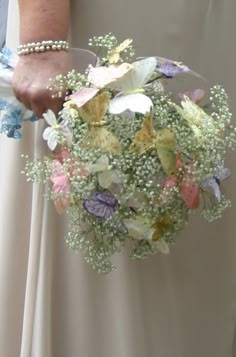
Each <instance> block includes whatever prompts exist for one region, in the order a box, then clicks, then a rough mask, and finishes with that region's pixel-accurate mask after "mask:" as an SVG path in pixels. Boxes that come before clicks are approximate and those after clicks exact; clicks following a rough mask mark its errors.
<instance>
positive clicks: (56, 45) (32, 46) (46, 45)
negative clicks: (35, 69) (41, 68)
mask: <svg viewBox="0 0 236 357" xmlns="http://www.w3.org/2000/svg"><path fill="white" fill-rule="evenodd" d="M61 50H63V51H68V50H69V44H68V42H66V41H41V42H30V43H26V44H24V45H20V46H19V47H18V48H17V54H18V56H24V55H29V54H30V53H40V52H45V51H61Z"/></svg>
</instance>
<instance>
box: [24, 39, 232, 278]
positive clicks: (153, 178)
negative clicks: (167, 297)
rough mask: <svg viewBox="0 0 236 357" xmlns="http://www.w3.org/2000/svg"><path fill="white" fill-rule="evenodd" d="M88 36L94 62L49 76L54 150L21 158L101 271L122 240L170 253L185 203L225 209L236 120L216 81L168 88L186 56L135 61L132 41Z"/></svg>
mask: <svg viewBox="0 0 236 357" xmlns="http://www.w3.org/2000/svg"><path fill="white" fill-rule="evenodd" d="M89 45H90V46H92V47H93V48H94V51H95V52H96V53H97V55H98V64H97V66H96V67H94V66H92V65H90V66H89V67H88V69H87V70H86V71H85V72H84V73H79V72H77V71H75V70H73V71H71V72H70V73H68V74H67V75H66V76H62V75H60V76H58V77H57V78H56V79H54V80H52V81H51V84H50V90H52V91H53V92H55V89H57V91H58V95H60V94H61V93H62V92H65V91H66V93H67V96H66V100H65V102H64V107H63V109H62V111H61V112H60V113H59V115H58V116H57V117H56V116H55V115H54V114H53V112H51V111H48V112H47V113H45V114H44V118H45V120H46V122H47V124H48V126H47V128H46V129H45V131H44V133H43V138H44V139H45V140H46V141H47V144H48V147H49V149H50V150H51V153H50V154H49V155H48V156H47V157H46V158H44V160H43V161H41V162H39V161H36V162H30V160H29V159H27V163H26V173H27V177H28V179H29V180H32V181H35V180H38V179H40V180H42V181H44V182H45V181H46V182H47V181H48V182H50V188H49V191H48V198H49V199H52V200H53V202H54V205H55V207H56V209H57V211H58V212H59V213H62V212H64V211H65V212H66V213H68V214H69V216H70V227H69V232H68V236H67V237H66V241H67V244H68V246H69V247H71V248H72V249H74V250H81V251H82V252H83V254H84V256H85V259H86V261H87V262H88V263H90V264H91V265H92V266H93V268H94V269H96V270H97V271H98V272H105V273H107V272H110V271H112V270H113V269H114V268H115V267H114V266H113V264H112V259H111V258H112V256H113V254H115V253H116V252H119V251H120V250H121V248H122V247H123V246H124V245H125V244H126V243H129V244H127V245H128V246H129V249H130V256H131V257H132V258H146V257H147V256H149V255H152V254H155V253H156V252H162V253H168V252H169V249H170V247H171V245H172V244H173V242H174V237H175V234H176V232H178V231H179V230H181V229H183V228H184V226H185V225H186V222H187V221H188V219H189V216H190V214H191V212H194V211H196V210H197V209H198V210H199V211H200V213H201V215H202V216H203V217H204V218H205V219H207V220H208V221H211V220H213V219H216V218H218V217H220V216H221V214H222V212H223V211H224V209H225V208H226V207H228V206H229V204H230V202H229V200H228V199H227V198H226V197H225V195H224V192H223V189H222V182H223V181H224V180H225V179H226V178H228V177H229V176H230V170H229V169H228V168H226V167H225V164H224V161H225V155H226V150H227V148H232V147H233V146H234V144H235V128H234V127H233V126H232V124H231V113H230V110H229V106H228V97H227V94H226V92H225V91H224V89H223V88H222V87H221V86H218V85H217V86H214V87H213V88H211V89H210V96H209V100H207V98H205V97H206V96H205V93H204V91H203V90H201V89H196V90H193V91H190V92H186V93H182V94H179V96H178V98H176V99H173V96H172V95H170V94H169V93H167V92H166V91H165V90H164V83H166V82H168V81H170V80H172V79H173V78H175V77H177V76H180V75H182V74H188V75H193V76H198V75H197V74H196V73H194V72H193V71H192V70H191V69H190V68H188V67H187V66H185V65H184V64H182V63H179V62H175V61H172V60H169V59H166V58H162V57H157V56H153V57H147V58H139V59H136V60H135V59H133V57H134V49H133V47H132V40H131V39H127V40H125V41H124V42H122V43H120V44H119V43H118V42H117V39H116V38H115V37H114V36H113V35H111V34H108V35H106V36H101V37H95V38H93V39H92V40H90V42H89ZM203 103H204V104H203Z"/></svg>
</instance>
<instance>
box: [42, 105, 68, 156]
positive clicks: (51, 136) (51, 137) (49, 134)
mask: <svg viewBox="0 0 236 357" xmlns="http://www.w3.org/2000/svg"><path fill="white" fill-rule="evenodd" d="M43 117H44V119H45V120H46V122H47V123H48V125H50V126H49V127H47V128H46V129H45V130H44V132H43V139H44V140H46V141H47V144H48V147H49V149H50V150H52V151H53V150H54V149H55V148H56V146H57V145H58V144H61V141H62V138H64V139H65V140H66V142H67V145H68V146H70V145H71V142H72V132H71V129H70V127H69V121H68V119H63V120H62V121H61V122H58V121H57V117H56V116H55V114H54V113H53V111H52V110H50V109H49V110H48V111H47V112H46V113H44V114H43Z"/></svg>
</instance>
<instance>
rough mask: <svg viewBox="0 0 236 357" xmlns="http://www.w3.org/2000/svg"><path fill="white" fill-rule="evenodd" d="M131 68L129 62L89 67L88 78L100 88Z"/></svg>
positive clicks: (120, 76)
mask: <svg viewBox="0 0 236 357" xmlns="http://www.w3.org/2000/svg"><path fill="white" fill-rule="evenodd" d="M132 68H133V67H132V65H131V64H129V63H122V64H121V65H111V66H109V67H105V66H104V67H91V68H90V71H89V74H88V80H89V82H90V83H91V84H92V85H93V86H95V87H97V88H100V89H101V88H104V87H105V86H107V85H108V84H110V83H112V82H114V81H116V80H117V79H120V78H122V77H123V76H124V75H125V74H126V73H128V72H129V71H130V70H131V69H132Z"/></svg>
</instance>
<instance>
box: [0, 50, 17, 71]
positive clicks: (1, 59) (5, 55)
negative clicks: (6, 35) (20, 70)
mask: <svg viewBox="0 0 236 357" xmlns="http://www.w3.org/2000/svg"><path fill="white" fill-rule="evenodd" d="M16 58H17V57H16V55H15V54H14V53H13V52H12V50H10V48H7V47H3V48H2V50H1V51H0V63H2V64H3V66H4V67H14V66H13V65H14V64H15V62H16Z"/></svg>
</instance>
